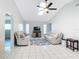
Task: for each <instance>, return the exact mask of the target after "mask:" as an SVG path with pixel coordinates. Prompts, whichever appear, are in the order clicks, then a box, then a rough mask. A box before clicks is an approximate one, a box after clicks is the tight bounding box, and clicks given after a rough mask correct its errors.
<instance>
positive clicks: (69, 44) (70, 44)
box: [66, 38, 78, 51]
mask: <svg viewBox="0 0 79 59" xmlns="http://www.w3.org/2000/svg"><path fill="white" fill-rule="evenodd" d="M75 43H76V44H75ZM66 47H67V48H70V49H72V50H73V51H74V50H75V49H76V50H77V51H78V40H75V39H72V38H67V39H66Z"/></svg>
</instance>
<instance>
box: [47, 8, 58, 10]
mask: <svg viewBox="0 0 79 59" xmlns="http://www.w3.org/2000/svg"><path fill="white" fill-rule="evenodd" d="M48 9H49V10H57V8H48Z"/></svg>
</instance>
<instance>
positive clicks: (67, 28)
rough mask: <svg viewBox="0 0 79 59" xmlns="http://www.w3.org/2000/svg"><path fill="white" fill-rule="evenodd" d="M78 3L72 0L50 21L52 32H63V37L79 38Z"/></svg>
mask: <svg viewBox="0 0 79 59" xmlns="http://www.w3.org/2000/svg"><path fill="white" fill-rule="evenodd" d="M77 3H79V1H78V0H76V1H73V2H71V3H69V4H67V5H66V6H64V7H63V8H62V9H61V10H60V11H59V13H58V14H57V15H56V17H54V19H52V20H51V21H50V22H51V23H53V26H54V32H62V33H64V36H65V37H64V38H70V37H71V38H74V39H78V40H79V6H75V5H76V4H77Z"/></svg>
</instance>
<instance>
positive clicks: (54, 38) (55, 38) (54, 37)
mask: <svg viewBox="0 0 79 59" xmlns="http://www.w3.org/2000/svg"><path fill="white" fill-rule="evenodd" d="M44 37H45V39H46V40H48V41H49V42H50V43H51V44H53V45H56V44H60V43H61V40H62V37H63V34H62V33H60V34H59V33H50V34H47V35H45V36H44Z"/></svg>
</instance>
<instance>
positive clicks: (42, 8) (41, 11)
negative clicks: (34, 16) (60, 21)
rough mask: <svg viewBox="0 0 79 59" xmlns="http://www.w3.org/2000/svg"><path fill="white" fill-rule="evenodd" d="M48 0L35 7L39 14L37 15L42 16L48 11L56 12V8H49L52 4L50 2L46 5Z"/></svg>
mask: <svg viewBox="0 0 79 59" xmlns="http://www.w3.org/2000/svg"><path fill="white" fill-rule="evenodd" d="M47 1H48V0H45V2H41V3H40V4H39V5H37V7H39V13H38V15H43V14H44V13H49V10H57V8H50V7H51V6H52V5H53V3H52V2H50V3H49V4H48V3H47Z"/></svg>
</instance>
